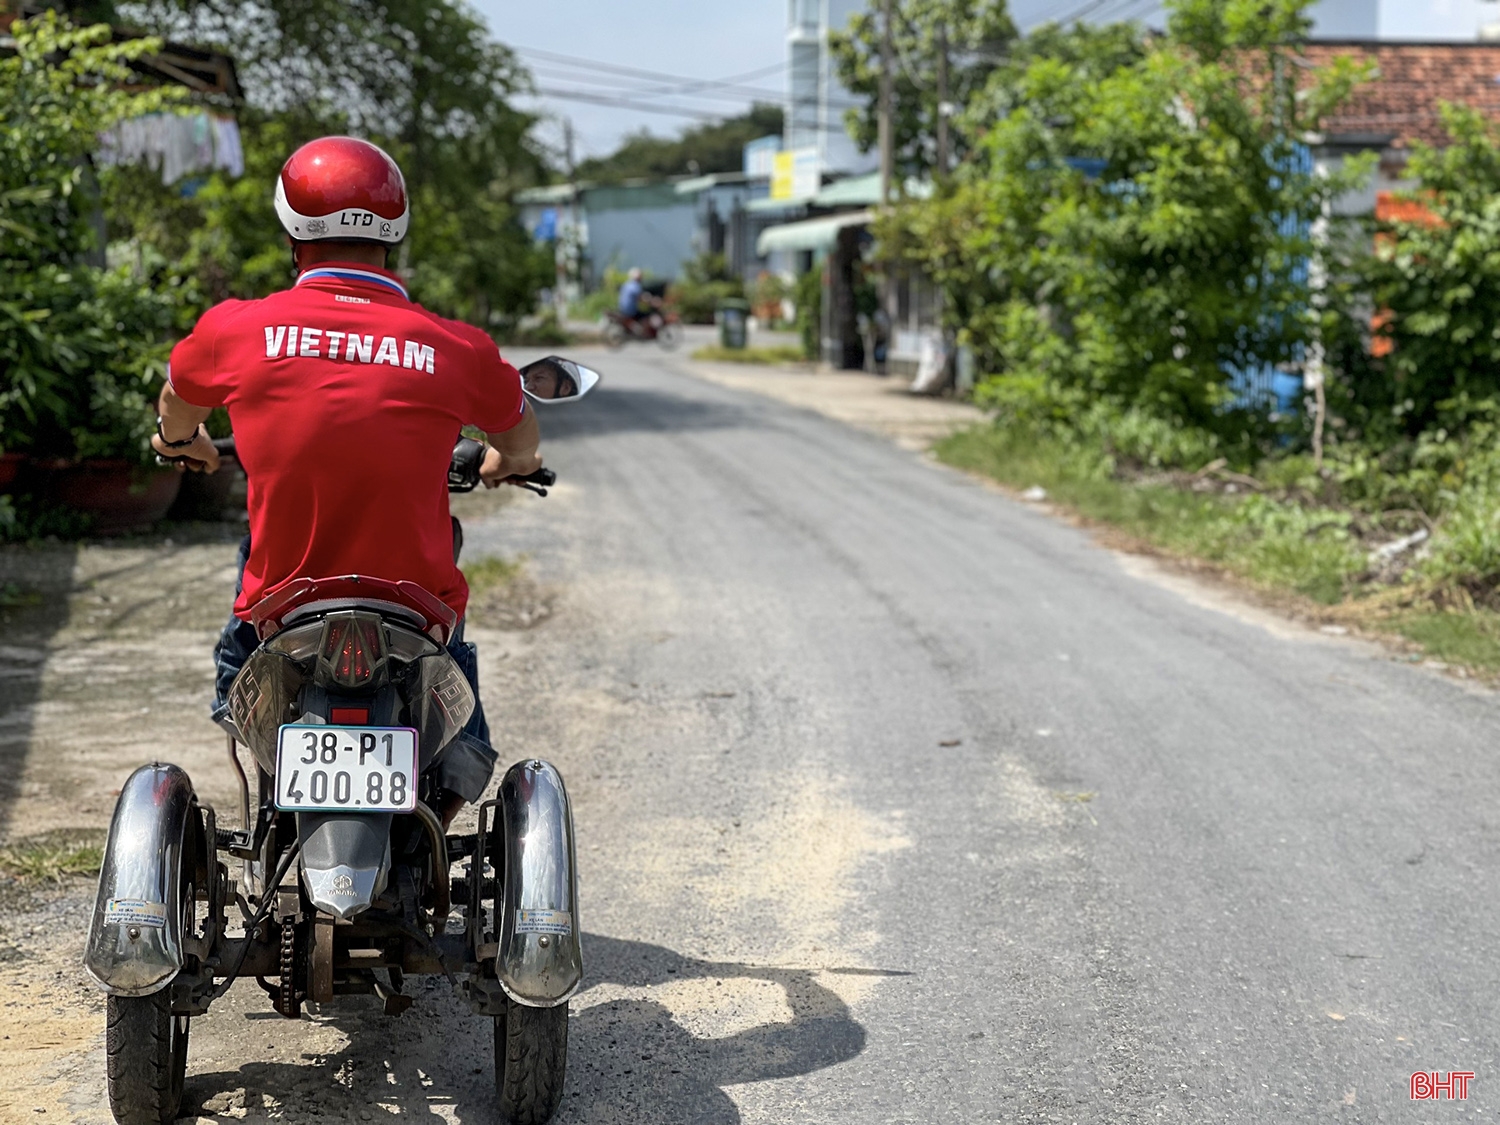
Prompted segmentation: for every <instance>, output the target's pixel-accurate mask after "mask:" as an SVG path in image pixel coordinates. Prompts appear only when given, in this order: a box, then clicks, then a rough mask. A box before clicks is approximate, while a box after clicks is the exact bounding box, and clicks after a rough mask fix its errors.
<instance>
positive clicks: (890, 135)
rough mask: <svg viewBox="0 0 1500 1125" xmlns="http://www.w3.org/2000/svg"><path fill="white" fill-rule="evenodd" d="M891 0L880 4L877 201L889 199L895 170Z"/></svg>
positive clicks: (881, 201)
mask: <svg viewBox="0 0 1500 1125" xmlns="http://www.w3.org/2000/svg"><path fill="white" fill-rule="evenodd" d="M893 3H894V0H884V2H883V5H882V13H881V18H882V27H881V29H880V205H881V206H882V207H886V206H889V205H890V202H891V176H892V173H893V172H894V170H895V165H896V152H895V148H896V145H895V137H894V132H895V125H894V122H893V121H892V120H891V115H892V112H893V108H894V107H893V105H892V101H893V96H892V91H891V85H892V75H891V70H892V66H893V59H892V56H893V55H894V54H895V52H894V50H893V49H892V47H891V23H892V22H893V20H892V15H891V8H892V5H893Z"/></svg>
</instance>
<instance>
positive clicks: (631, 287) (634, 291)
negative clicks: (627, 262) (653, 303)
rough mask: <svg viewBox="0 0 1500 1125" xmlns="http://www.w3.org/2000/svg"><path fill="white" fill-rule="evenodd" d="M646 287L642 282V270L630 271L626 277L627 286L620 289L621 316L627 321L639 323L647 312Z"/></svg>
mask: <svg viewBox="0 0 1500 1125" xmlns="http://www.w3.org/2000/svg"><path fill="white" fill-rule="evenodd" d="M645 291H646V287H645V285H643V284H642V281H640V270H639V269H633V270H630V273H628V275H625V284H624V285H621V287H619V306H618V308H619V315H621V317H624V318H625V320H630V321H639V320H640V317H642V315H643V312H645V308H643V306H645V300H643V299H645Z"/></svg>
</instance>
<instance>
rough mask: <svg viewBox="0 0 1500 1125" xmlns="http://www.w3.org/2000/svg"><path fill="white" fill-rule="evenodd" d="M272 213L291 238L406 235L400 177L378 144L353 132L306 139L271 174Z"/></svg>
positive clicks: (396, 238) (386, 239)
mask: <svg viewBox="0 0 1500 1125" xmlns="http://www.w3.org/2000/svg"><path fill="white" fill-rule="evenodd" d="M276 215H277V217H278V218H279V219H280V220H281V225H282V227H283V228H284V229H285V230H286V232H287V234H289V235H291V236H292V238H293V239H294V240H296V241H297V242H318V241H321V240H323V239H329V238H337V239H357V240H359V241H363V242H383V243H386V244H392V243H397V242H400V241H401V240H402V239H403V238H405V237H406V225H407V222H408V221H409V220H410V218H411V207H410V205H409V204H408V203H407V199H406V181H405V180H404V179H403V178H402V176H401V169H400V168H398V167H396V162H395V161H394V160H392V159H391V158H390V157H389V156H388V155H387V154H386V152H385V150H384V149H382V148H380V147H379V146H377V145H372V144H371V143H370V142H369V141H362V140H359V139H358V138H356V137H320V138H319V139H318V140H316V141H308V142H307V144H305V145H303V146H302V147H301V148H299V149H298V150H297V151H296V152H294V153H292V156H291V159H290V160H288V161H287V162H286V164H285V165H283V167H282V169H281V175H280V176H278V177H277V178H276Z"/></svg>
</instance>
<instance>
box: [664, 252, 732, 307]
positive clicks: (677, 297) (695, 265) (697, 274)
mask: <svg viewBox="0 0 1500 1125" xmlns="http://www.w3.org/2000/svg"><path fill="white" fill-rule="evenodd" d="M744 296H745V284H744V282H743V281H741V280H740V279H739V278H737V277H734V276H732V275H731V274H730V272H729V262H728V260H727V259H726V258H725V257H724V255H723V254H700V255H699V256H698V257H696V258H694V259H693V260H692V261H691V262H687V263H686V264H685V265H684V266H683V271H682V278H681V280H679V281H677V282H675V283H673V285H672V286H671V288H669V289H668V290H667V299H668V300H669V301H671V302H672V304H673V305H674V306H675V307H676V309H677V314H678V315H679V316H680V317H682V319H683V320H684V321H685V322H687V323H688V324H712V323H713V322H714V312H715V310H717V309H718V307H719V303H720V302H721V301H727V300H730V299H740V300H743V299H744Z"/></svg>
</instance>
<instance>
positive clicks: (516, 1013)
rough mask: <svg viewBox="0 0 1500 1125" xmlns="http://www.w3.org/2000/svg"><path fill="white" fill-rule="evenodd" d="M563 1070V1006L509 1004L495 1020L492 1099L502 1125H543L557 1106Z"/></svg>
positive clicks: (565, 1040) (565, 1012)
mask: <svg viewBox="0 0 1500 1125" xmlns="http://www.w3.org/2000/svg"><path fill="white" fill-rule="evenodd" d="M567 1067H568V1006H567V1005H566V1004H559V1005H558V1006H557V1007H555V1008H528V1007H526V1006H525V1005H523V1004H516V1003H514V1002H512V1003H508V1004H506V1013H505V1015H503V1016H496V1017H495V1093H496V1095H497V1096H498V1097H499V1100H500V1120H501V1122H502V1123H503V1125H543V1123H544V1122H546V1121H549V1120H551V1118H552V1115H553V1114H554V1113H556V1112H557V1106H558V1103H559V1102H561V1101H562V1095H563V1078H564V1077H565V1075H566V1073H567Z"/></svg>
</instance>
